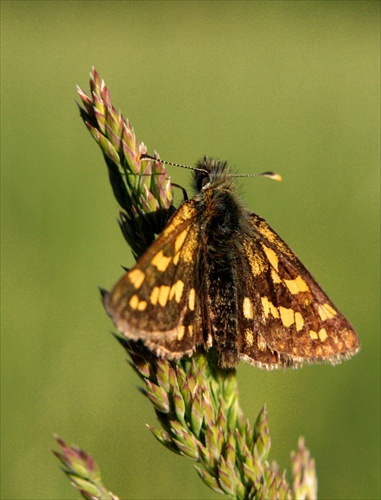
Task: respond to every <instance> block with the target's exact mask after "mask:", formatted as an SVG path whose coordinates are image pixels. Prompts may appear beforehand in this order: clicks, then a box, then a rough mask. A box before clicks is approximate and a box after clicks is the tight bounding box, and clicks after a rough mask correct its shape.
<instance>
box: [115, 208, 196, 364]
mask: <svg viewBox="0 0 381 500" xmlns="http://www.w3.org/2000/svg"><path fill="white" fill-rule="evenodd" d="M196 215H197V211H196V209H195V207H194V201H193V200H189V201H187V202H185V203H184V204H183V205H181V207H180V208H179V210H178V211H177V212H176V213H175V214H174V216H173V217H172V218H171V219H170V221H169V223H168V225H167V227H166V228H165V229H164V231H163V232H162V233H161V234H160V235H159V237H158V238H157V240H156V241H155V242H154V243H153V244H152V245H151V246H150V247H149V249H148V250H147V251H146V252H145V253H144V255H143V256H142V257H141V258H140V259H139V260H138V262H137V263H136V265H135V266H134V267H133V268H132V269H131V270H130V271H129V272H128V273H127V274H126V275H125V276H123V278H122V279H121V280H120V281H119V282H118V283H117V284H116V285H115V287H114V288H113V290H112V291H111V292H110V293H109V294H108V295H107V296H106V299H105V307H106V310H107V312H108V313H109V315H110V316H111V318H112V320H113V321H114V323H115V324H116V326H117V327H118V330H119V331H120V332H122V333H123V334H124V335H125V336H126V337H127V338H129V339H133V340H142V341H143V342H144V343H145V345H146V346H147V347H149V348H150V349H151V350H153V351H154V352H156V353H157V354H159V355H162V356H166V357H168V358H179V357H181V356H184V355H185V354H187V355H191V354H192V352H193V351H194V350H195V348H196V346H197V344H198V343H200V342H201V341H202V324H201V311H200V303H199V301H198V280H197V276H198V271H197V270H198V269H199V267H198V262H197V259H196V258H195V256H197V246H198V227H197V225H196V224H194V223H193V222H194V218H195V217H196Z"/></svg>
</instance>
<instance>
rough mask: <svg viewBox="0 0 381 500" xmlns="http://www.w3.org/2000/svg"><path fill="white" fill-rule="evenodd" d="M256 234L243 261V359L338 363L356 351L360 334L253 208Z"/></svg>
mask: <svg viewBox="0 0 381 500" xmlns="http://www.w3.org/2000/svg"><path fill="white" fill-rule="evenodd" d="M250 223H251V228H252V231H253V236H254V237H253V239H252V240H251V241H250V243H249V242H248V241H246V240H245V241H243V242H242V244H243V247H244V252H243V253H244V255H243V257H242V263H241V264H240V265H239V267H240V268H241V272H242V280H243V283H245V286H244V287H243V288H242V290H241V291H240V296H239V297H238V301H239V314H240V316H239V318H238V324H239V328H240V335H239V338H240V345H239V353H240V354H239V356H240V358H241V359H243V360H245V361H247V362H249V363H251V364H253V365H257V366H259V367H262V368H267V369H271V368H279V367H282V366H290V365H299V364H302V363H303V362H307V363H308V362H309V363H311V362H323V361H327V362H329V363H332V364H335V363H339V362H340V361H342V360H343V359H346V358H349V357H351V356H353V355H354V354H356V352H358V350H359V348H360V344H359V340H358V337H357V335H356V333H355V331H354V330H353V328H352V326H351V325H350V323H349V322H348V320H347V319H346V318H345V317H344V316H343V315H342V314H341V313H340V312H339V311H338V310H337V308H336V307H335V306H334V304H333V303H332V302H331V300H330V299H329V298H328V297H327V295H326V294H325V293H324V292H323V290H322V289H321V288H320V286H319V285H318V284H317V282H316V281H315V280H314V278H313V277H312V276H311V274H310V273H309V272H308V271H307V269H306V268H305V267H304V266H303V264H302V263H301V262H300V261H299V260H298V259H297V257H296V256H295V254H294V253H293V252H292V250H290V248H289V247H288V246H287V245H286V244H285V243H284V241H283V240H282V239H281V238H280V237H279V236H278V235H277V234H276V233H275V232H274V231H273V230H272V229H271V228H270V226H269V225H268V224H267V223H266V222H265V221H264V220H263V219H261V218H260V217H258V216H256V215H255V214H250Z"/></svg>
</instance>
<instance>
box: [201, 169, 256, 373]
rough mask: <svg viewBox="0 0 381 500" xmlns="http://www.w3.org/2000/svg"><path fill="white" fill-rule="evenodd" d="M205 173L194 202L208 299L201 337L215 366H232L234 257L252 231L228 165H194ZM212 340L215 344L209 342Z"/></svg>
mask: <svg viewBox="0 0 381 500" xmlns="http://www.w3.org/2000/svg"><path fill="white" fill-rule="evenodd" d="M197 167H198V168H202V169H205V170H206V171H207V172H208V174H207V173H205V174H203V173H202V172H201V173H200V172H197V173H196V179H195V180H196V184H197V187H198V190H199V194H198V195H197V196H196V197H195V200H196V201H197V212H198V214H199V215H198V226H199V228H200V231H199V239H200V248H199V256H200V257H199V258H200V260H202V263H200V264H201V265H199V266H198V269H202V270H203V271H202V272H203V275H202V276H200V277H199V279H200V283H202V287H201V288H202V289H203V290H204V292H205V295H206V297H207V301H206V303H205V307H204V311H203V318H204V338H205V340H206V342H207V343H208V344H211V345H214V346H215V347H216V349H217V351H218V356H219V365H220V366H221V367H223V368H234V367H235V366H236V365H237V363H238V351H237V336H238V319H237V304H238V296H237V292H238V276H237V271H236V270H237V265H236V263H237V258H238V257H239V255H240V254H241V252H242V248H240V246H241V241H242V235H243V233H245V232H247V231H249V230H250V228H249V224H248V216H247V214H248V212H247V211H246V210H245V209H244V208H243V207H242V205H241V203H240V202H239V199H238V197H237V196H236V194H235V192H234V186H233V179H232V177H231V176H230V175H229V173H228V169H227V166H226V163H224V162H219V161H216V160H209V159H204V160H202V161H201V162H199V163H198V165H197ZM212 339H213V340H212Z"/></svg>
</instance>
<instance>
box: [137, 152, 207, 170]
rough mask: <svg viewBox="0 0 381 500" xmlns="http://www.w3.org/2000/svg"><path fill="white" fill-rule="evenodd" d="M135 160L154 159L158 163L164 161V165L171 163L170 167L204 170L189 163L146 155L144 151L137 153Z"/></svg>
mask: <svg viewBox="0 0 381 500" xmlns="http://www.w3.org/2000/svg"><path fill="white" fill-rule="evenodd" d="M136 159H137V161H142V160H154V161H159V162H160V163H165V164H166V165H171V166H172V167H180V168H188V169H189V170H196V172H206V173H207V171H206V170H204V169H203V168H197V167H191V166H189V165H182V164H181V163H173V162H172V161H165V160H160V158H155V157H154V156H150V155H147V154H145V153H143V154H141V155H138V156H137V157H136Z"/></svg>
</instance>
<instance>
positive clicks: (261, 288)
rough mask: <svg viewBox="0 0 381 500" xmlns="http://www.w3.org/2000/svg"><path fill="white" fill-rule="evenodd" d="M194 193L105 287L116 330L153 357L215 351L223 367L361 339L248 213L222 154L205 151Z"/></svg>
mask: <svg viewBox="0 0 381 500" xmlns="http://www.w3.org/2000/svg"><path fill="white" fill-rule="evenodd" d="M194 185H195V188H196V195H195V197H194V198H192V199H189V200H186V201H184V202H183V203H182V204H181V205H180V207H179V208H178V209H177V211H176V212H175V213H174V215H173V216H172V217H171V218H170V220H169V221H168V223H167V225H166V226H165V228H164V230H163V231H162V232H161V233H160V234H159V236H158V238H157V239H156V241H154V243H152V245H151V246H150V247H149V248H148V249H147V250H146V252H145V253H144V254H143V255H142V256H141V257H140V258H139V259H138V261H137V263H136V264H135V266H134V267H133V268H132V269H130V270H129V271H128V272H127V273H126V274H125V275H124V276H123V277H122V278H121V279H120V281H118V282H117V283H116V285H115V286H114V287H113V289H112V290H111V291H110V292H108V293H105V294H104V306H105V308H106V311H107V313H108V314H109V316H110V317H111V319H112V320H113V322H114V323H115V325H116V327H117V328H118V330H119V331H120V332H121V333H122V334H123V335H124V336H125V337H126V338H127V339H130V340H133V341H138V340H140V341H142V342H143V343H144V344H145V346H146V347H147V348H148V349H150V350H151V351H152V352H154V353H155V354H156V355H157V356H160V357H164V358H167V359H173V360H176V359H180V358H182V357H183V356H192V354H193V353H194V352H195V351H196V350H197V349H198V348H199V347H202V348H204V349H205V350H209V349H214V350H215V352H216V353H217V359H218V365H219V366H220V367H221V368H222V369H232V368H235V367H236V366H237V364H238V362H239V361H240V360H243V361H245V362H248V363H250V364H251V365H254V366H257V367H259V368H262V369H274V368H281V367H287V366H292V367H297V366H299V365H302V364H303V363H319V362H328V363H331V364H336V363H339V362H341V361H342V360H344V359H347V358H349V357H351V356H353V355H354V354H356V353H357V352H358V350H359V348H360V343H359V339H358V337H357V335H356V333H355V331H354V329H353V328H352V326H351V324H350V323H349V322H348V320H347V319H346V318H345V317H344V316H343V314H341V313H340V312H339V311H338V309H337V308H336V306H335V305H334V304H333V303H332V302H331V300H330V299H329V298H328V297H327V295H326V294H325V293H324V291H323V290H322V289H321V288H320V286H319V285H318V284H317V282H316V281H315V279H314V278H313V277H312V276H311V274H310V273H309V272H308V271H307V269H306V268H305V267H304V265H303V264H302V263H301V262H300V260H298V258H297V257H296V255H295V254H294V252H293V251H292V250H291V249H290V248H289V247H288V246H287V245H286V243H285V242H284V241H283V240H282V239H281V238H280V237H279V236H278V235H277V233H276V232H275V231H274V230H273V229H271V227H270V226H269V225H268V224H267V222H266V221H265V220H264V219H262V218H261V217H259V216H258V215H255V214H254V213H250V212H249V211H248V210H247V209H246V208H245V207H244V206H243V204H242V202H241V200H240V198H239V196H238V195H237V193H236V191H235V187H234V175H232V174H231V173H230V171H229V167H228V165H227V163H226V162H223V161H219V160H215V159H212V158H208V157H204V158H202V159H201V160H199V161H198V163H197V165H196V168H195V170H194Z"/></svg>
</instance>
